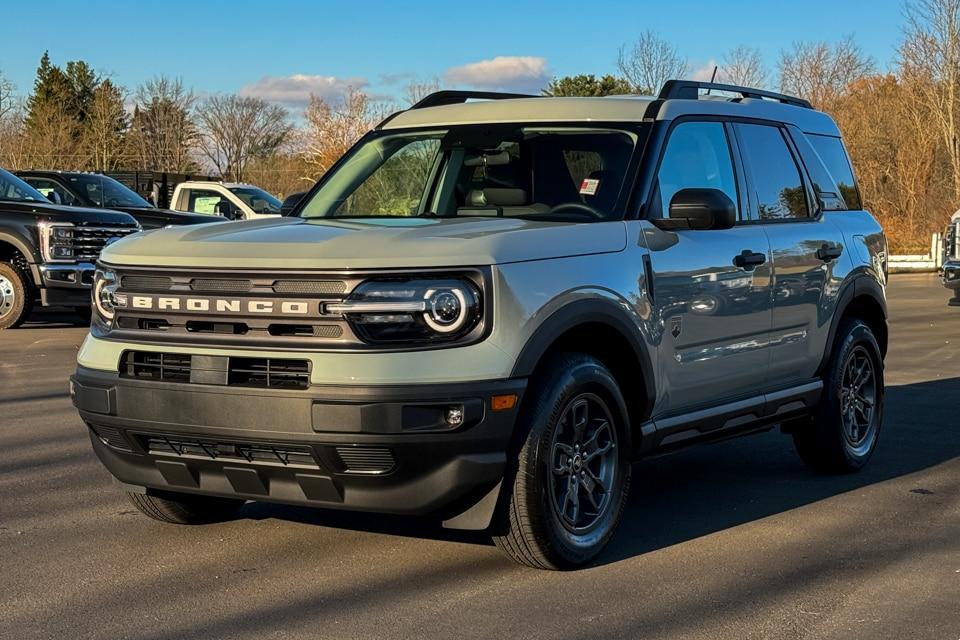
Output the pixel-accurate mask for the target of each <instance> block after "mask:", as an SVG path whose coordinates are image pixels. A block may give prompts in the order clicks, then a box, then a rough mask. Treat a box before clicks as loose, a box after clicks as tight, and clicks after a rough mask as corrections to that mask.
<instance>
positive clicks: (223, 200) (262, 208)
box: [170, 181, 281, 220]
mask: <svg viewBox="0 0 960 640" xmlns="http://www.w3.org/2000/svg"><path fill="white" fill-rule="evenodd" d="M170 202H171V206H172V207H173V208H174V209H176V210H177V211H183V212H188V213H198V214H206V215H221V216H224V217H225V218H227V219H228V220H256V219H258V218H268V217H274V216H279V215H280V207H281V202H280V200H278V199H277V198H276V197H275V196H273V195H271V194H269V193H267V192H266V191H264V190H263V189H261V188H260V187H256V186H253V185H250V184H241V183H235V182H211V181H190V182H181V183H180V184H178V185H177V187H176V189H175V190H174V192H173V197H172V198H171V199H170Z"/></svg>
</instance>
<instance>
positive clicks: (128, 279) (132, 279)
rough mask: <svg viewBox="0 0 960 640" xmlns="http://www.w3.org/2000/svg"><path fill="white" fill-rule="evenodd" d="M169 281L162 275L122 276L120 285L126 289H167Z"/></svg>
mask: <svg viewBox="0 0 960 640" xmlns="http://www.w3.org/2000/svg"><path fill="white" fill-rule="evenodd" d="M171 282H172V281H171V280H170V278H167V277H164V276H123V279H122V280H121V281H120V285H121V286H122V287H123V288H124V289H125V290H127V291H169V289H170V284H171Z"/></svg>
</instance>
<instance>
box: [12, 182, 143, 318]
mask: <svg viewBox="0 0 960 640" xmlns="http://www.w3.org/2000/svg"><path fill="white" fill-rule="evenodd" d="M139 230H140V227H139V225H138V224H137V221H136V220H134V219H133V218H131V217H130V216H128V215H127V214H125V213H120V212H118V211H105V210H103V209H79V208H73V207H61V206H58V205H55V204H53V203H51V202H50V201H48V200H47V199H46V198H45V197H44V196H43V194H41V193H39V192H38V191H37V190H36V189H34V188H33V187H31V186H30V185H28V184H27V183H25V182H24V181H22V180H20V179H19V178H17V177H16V176H14V175H13V174H11V173H8V172H7V171H4V170H3V169H0V329H11V328H14V327H17V326H19V325H20V324H21V323H22V322H23V321H24V320H26V319H27V316H29V315H30V310H31V309H32V308H33V305H34V304H35V303H36V302H37V300H38V299H39V301H40V303H41V304H42V305H43V306H49V305H56V306H68V307H73V308H74V309H75V310H76V311H77V313H79V314H80V315H81V316H83V317H86V318H89V316H90V286H91V284H92V283H93V273H94V263H95V262H96V261H97V258H98V257H99V255H100V250H101V249H102V248H103V247H104V246H106V245H107V244H109V243H111V242H113V241H115V240H117V239H119V238H122V237H123V236H126V235H129V234H131V233H134V232H136V231H139Z"/></svg>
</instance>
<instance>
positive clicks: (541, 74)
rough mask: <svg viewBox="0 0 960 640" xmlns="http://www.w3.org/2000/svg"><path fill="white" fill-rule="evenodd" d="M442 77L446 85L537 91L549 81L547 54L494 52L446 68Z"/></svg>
mask: <svg viewBox="0 0 960 640" xmlns="http://www.w3.org/2000/svg"><path fill="white" fill-rule="evenodd" d="M443 80H444V82H445V84H448V85H454V86H456V85H460V86H463V85H466V86H470V87H474V88H477V89H494V90H496V89H499V90H508V91H539V90H540V89H542V88H543V87H544V86H546V84H547V82H549V81H550V72H549V69H548V68H547V59H546V58H541V57H537V56H497V57H495V58H493V59H491V60H481V61H479V62H471V63H470V64H465V65H463V66H460V67H453V68H452V69H447V71H446V73H444V74H443Z"/></svg>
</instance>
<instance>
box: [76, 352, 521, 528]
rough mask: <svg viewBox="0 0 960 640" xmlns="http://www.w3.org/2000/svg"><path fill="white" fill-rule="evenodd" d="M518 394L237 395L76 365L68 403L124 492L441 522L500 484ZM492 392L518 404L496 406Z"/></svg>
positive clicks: (517, 384) (484, 385) (454, 388)
mask: <svg viewBox="0 0 960 640" xmlns="http://www.w3.org/2000/svg"><path fill="white" fill-rule="evenodd" d="M525 386H526V381H525V380H523V379H512V380H503V381H493V382H475V383H456V384H436V385H403V386H381V387H354V386H351V387H335V386H329V387H328V386H323V387H318V386H311V387H308V388H307V389H302V390H301V389H274V388H245V387H232V386H220V385H205V384H192V383H168V382H158V381H155V380H139V379H130V378H124V377H121V376H120V375H118V374H116V373H110V372H103V371H95V370H91V369H85V368H82V367H81V368H79V369H78V370H77V373H76V375H75V376H74V377H73V378H72V379H71V396H72V398H73V403H74V405H75V406H76V407H77V409H78V410H79V412H80V415H81V417H82V418H83V419H84V421H85V422H86V423H87V425H88V427H89V428H90V437H91V442H92V443H93V448H94V451H95V452H96V454H97V456H98V457H99V458H100V460H101V461H102V462H103V464H104V465H105V466H106V467H107V469H108V470H109V471H110V472H111V473H112V474H113V475H114V476H115V477H116V478H117V479H118V480H119V481H120V482H122V483H124V484H126V485H132V486H133V487H136V488H144V489H163V490H168V491H179V492H184V493H200V494H205V495H216V496H224V497H240V498H245V499H250V500H263V501H273V502H283V503H289V504H298V505H309V506H320V507H334V508H345V509H354V510H363V511H373V512H382V513H400V514H418V515H422V514H437V515H438V516H440V517H441V518H445V517H449V516H451V515H456V514H457V513H460V512H462V511H463V510H464V509H465V508H469V506H470V504H471V501H475V500H476V499H477V498H478V497H482V496H483V495H485V494H486V493H487V492H489V491H490V490H491V489H492V488H493V487H495V486H496V485H497V483H498V482H499V481H500V480H501V479H502V476H503V473H504V467H505V462H506V450H507V448H508V445H509V442H510V438H511V434H512V432H513V427H514V422H515V420H516V412H517V407H519V404H520V402H519V399H520V398H521V397H522V394H523V392H524V389H525ZM502 395H516V396H517V402H516V403H515V405H514V406H513V408H511V409H509V410H505V411H494V410H493V409H492V408H491V401H490V399H491V397H493V396H502Z"/></svg>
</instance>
